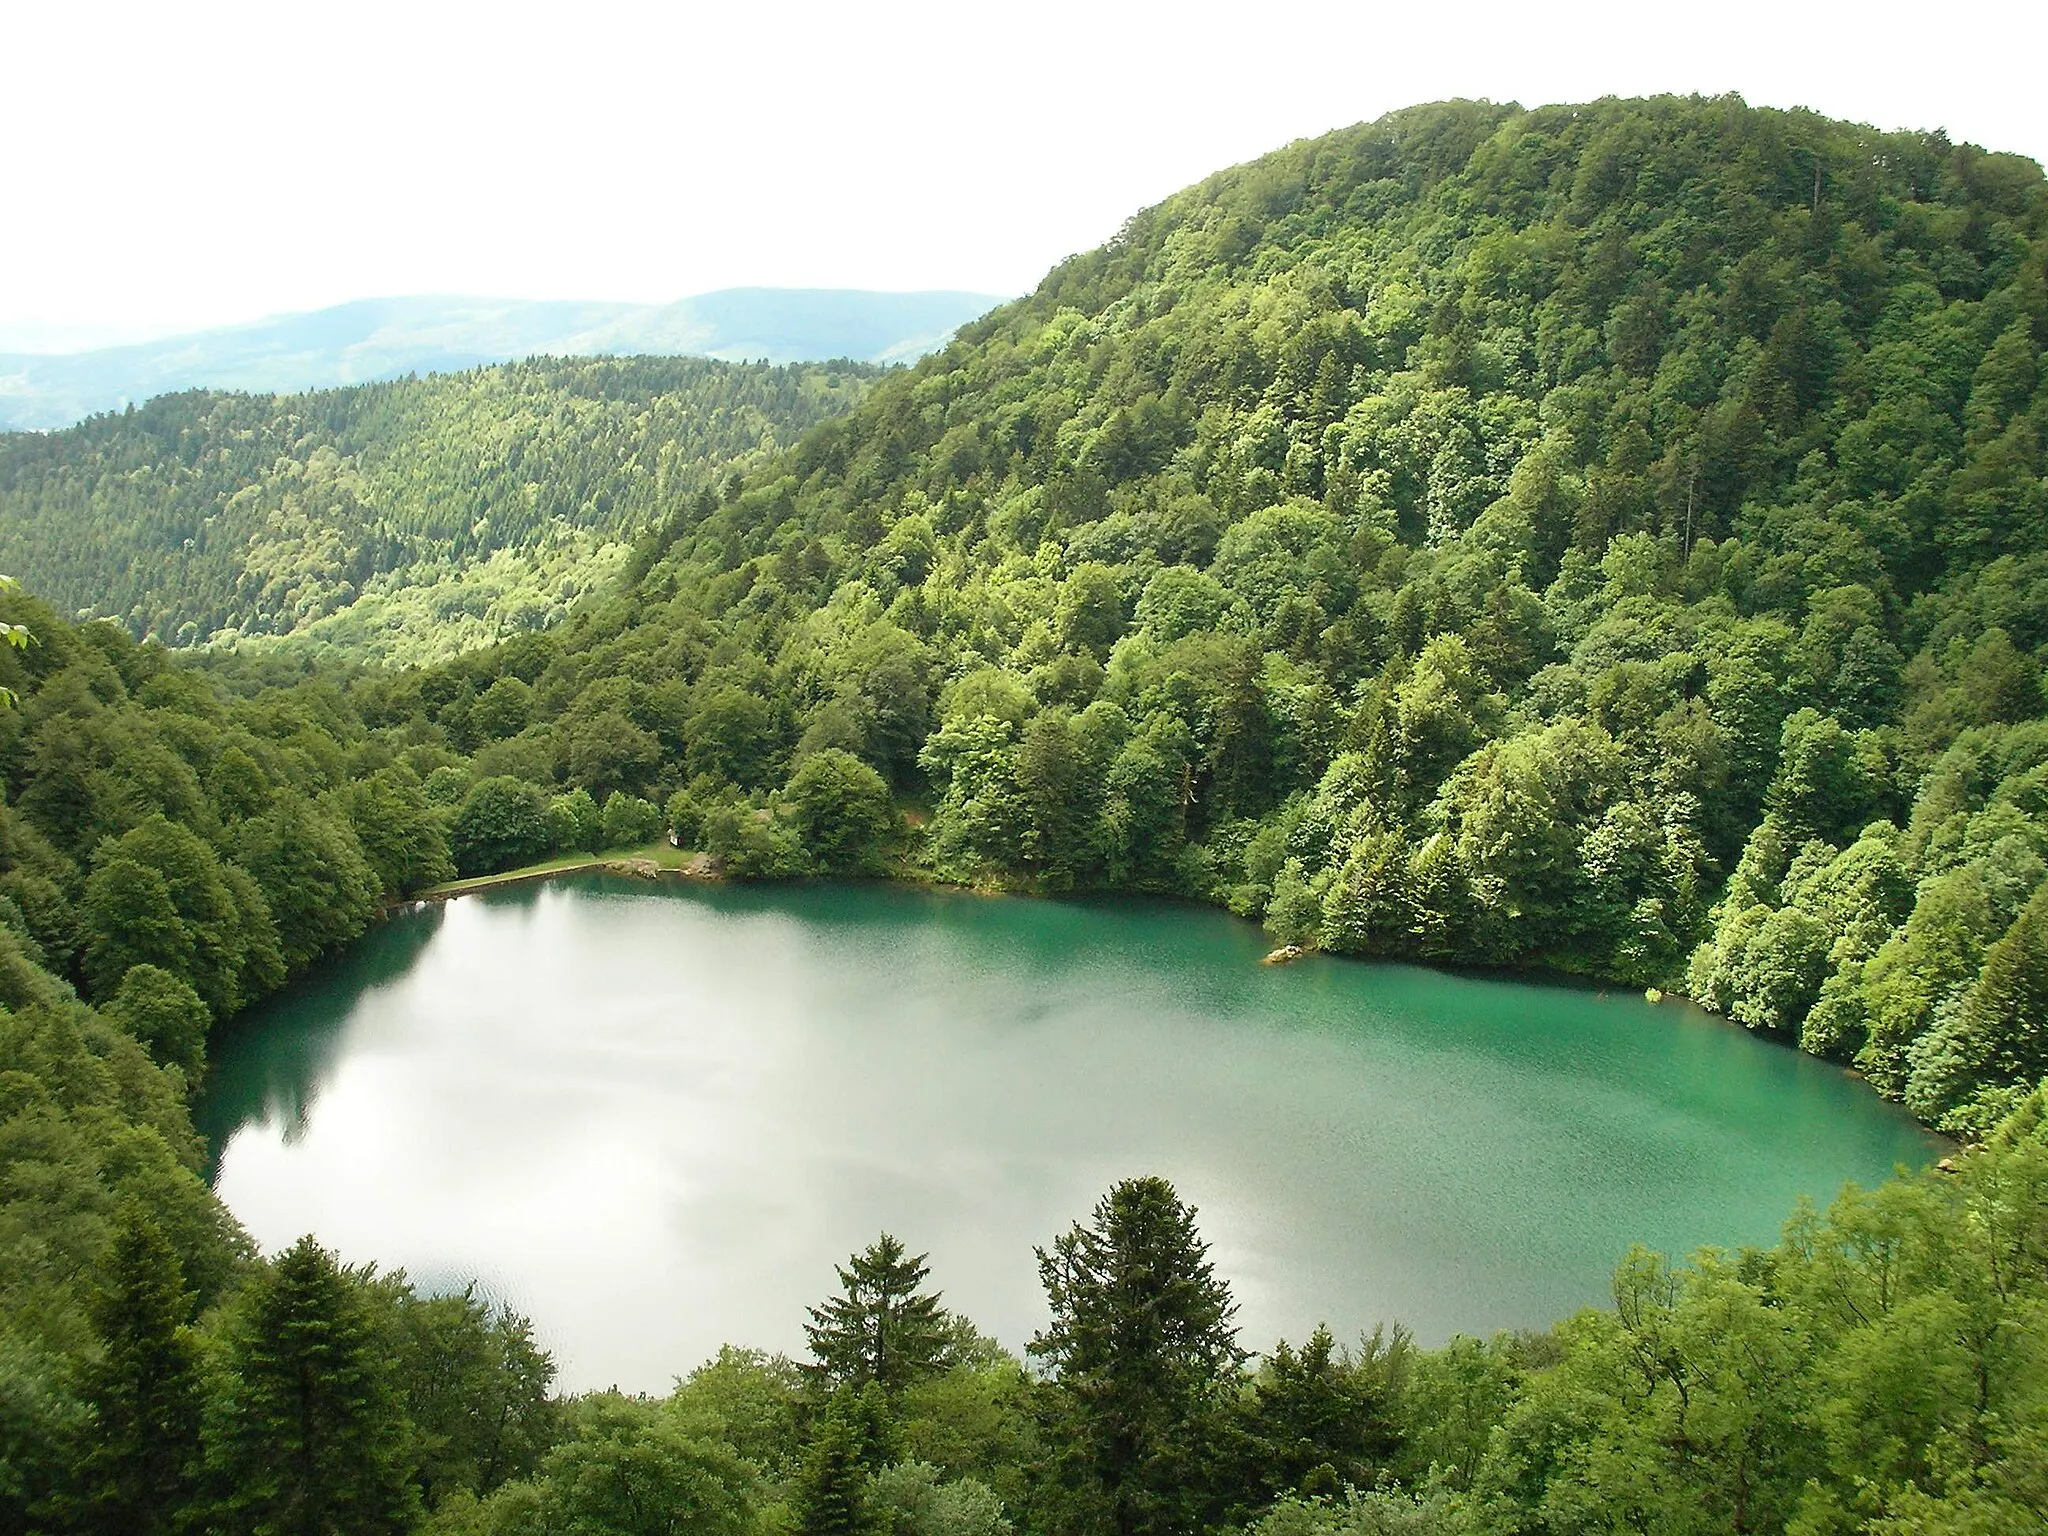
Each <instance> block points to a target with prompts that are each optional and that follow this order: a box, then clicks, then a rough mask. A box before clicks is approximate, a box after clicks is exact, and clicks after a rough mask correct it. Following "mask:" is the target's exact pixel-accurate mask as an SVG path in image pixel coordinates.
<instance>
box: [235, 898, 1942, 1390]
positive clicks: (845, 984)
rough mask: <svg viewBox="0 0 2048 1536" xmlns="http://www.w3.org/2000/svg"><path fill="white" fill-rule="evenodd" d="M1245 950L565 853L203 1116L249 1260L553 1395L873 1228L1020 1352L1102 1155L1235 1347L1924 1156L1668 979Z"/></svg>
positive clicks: (774, 1318) (667, 1359) (840, 1255)
mask: <svg viewBox="0 0 2048 1536" xmlns="http://www.w3.org/2000/svg"><path fill="white" fill-rule="evenodd" d="M1265 948H1266V942H1265V941H1264V940H1263V939H1262V937H1261V936H1260V934H1259V933H1258V931H1257V930H1256V929H1255V928H1253V927H1252V926H1251V925H1249V924H1246V923H1241V922H1239V921H1237V920H1236V919H1233V918H1231V917H1229V916H1227V915H1226V914H1223V913H1220V912H1216V911H1212V910H1208V909H1204V908H1199V907H1190V906H1181V905H1176V904H1171V903H1166V902H1153V901H1139V900H1117V901H1100V902H1051V901H1031V900H1024V899H1013V898H991V897H982V896H974V895H969V894H964V893H957V892H941V891H928V890H918V889H913V888H904V887H894V886H885V885H855V884H848V885H805V886H785V887H726V886H706V887H693V886H681V885H661V886H654V885H651V884H649V883H646V882H641V881H634V880H630V879H624V878H620V877H611V876H576V877H568V878H563V879H558V880H554V881H551V882H549V883H546V884H542V885H531V886H524V887H517V888H510V889H505V890H499V891H493V892H489V893H485V894H481V895H475V896H469V897H464V898H462V899H460V900H457V901H454V902H450V903H448V904H447V905H445V906H438V907H432V908H429V909H427V910H425V911H423V912H419V913H414V914H411V915H405V916H400V917H397V918H395V919H393V920H392V921H390V922H388V923H385V924H383V925H380V926H379V927H377V928H376V929H374V930H373V931H372V932H371V933H370V934H369V935H368V936H367V937H365V938H364V939H363V940H362V941H361V942H360V943H359V944H357V945H356V946H355V947H354V948H353V949H351V950H350V951H349V952H348V953H347V954H346V955H343V956H341V957H339V958H338V959H336V960H335V961H333V962H331V963H329V964H328V965H326V966H324V967H322V968H321V969H319V970H318V971H316V972H315V973H313V974H312V975H310V976H308V977H307V978H305V979H303V980H302V981H301V982H299V983H298V984H296V985H295V986H294V987H293V988H291V989H290V990H288V991H286V992H285V993H282V994H280V995H279V996H277V997H276V998H274V999H272V1000H271V1001H270V1002H268V1003H267V1004H265V1005H264V1006H263V1007H261V1008H259V1009H257V1010H255V1011H253V1012H252V1013H251V1014H250V1015H248V1016H247V1017H246V1018H244V1019H243V1020H241V1021H239V1022H238V1023H237V1024H236V1025H235V1026H233V1027H232V1028H230V1029H229V1030H228V1031H226V1032H225V1035H224V1038H222V1039H221V1040H219V1041H218V1042H217V1044H216V1052H215V1060H214V1067H213V1072H212V1076H211V1079H210V1081H209V1085H208V1091H207V1095H206V1098H205V1101H204V1102H203V1104H202V1105H201V1117H200V1118H201V1128H202V1129H203V1130H204V1131H205V1132H206V1133H207V1136H208V1139H209V1143H210V1145H211V1146H212V1148H213V1152H214V1157H215V1163H216V1187H217V1188H218V1189H219V1191H220V1194H221V1196H222V1198H223V1199H224V1200H226V1202H227V1204H228V1205H229V1207H230V1208H231V1209H232V1210H233V1211H234V1212H235V1214H236V1215H237V1216H238V1217H239V1218H240V1219H241V1220H242V1222H243V1223H244V1225H246V1226H247V1228H248V1229H249V1231H250V1232H251V1234H252V1235H253V1236H254V1237H255V1238H256V1239H257V1240H258V1241H259V1242H260V1243H261V1244H262V1245H263V1247H264V1249H265V1250H266V1251H274V1250H276V1249H277V1248H279V1247H282V1246H284V1245H286V1244H288V1243H290V1242H291V1241H292V1240H293V1239H295V1238H296V1237H297V1236H298V1235H299V1234H300V1233H302V1232H306V1231H311V1232H314V1233H316V1234H318V1236H319V1237H320V1239H321V1241H323V1242H324V1243H326V1244H327V1245H328V1246H330V1247H333V1248H337V1249H339V1250H340V1252H341V1253H342V1255H343V1256H344V1257H345V1258H346V1259H348V1260H350V1261H352V1262H365V1261H373V1260H374V1261H375V1262H377V1263H378V1264H380V1265H381V1266H383V1267H385V1268H393V1267H401V1266H402V1267H403V1268H405V1269H406V1270H407V1271H408V1272H409V1273H410V1274H411V1275H412V1277H413V1279H414V1280H415V1281H417V1282H419V1283H421V1284H422V1285H423V1286H427V1287H434V1288H439V1287H445V1286H450V1285H459V1284H461V1283H463V1282H464V1281H466V1280H468V1279H469V1278H471V1277H474V1278H476V1279H477V1280H478V1281H479V1283H480V1286H481V1288H482V1290H483V1291H484V1292H485V1293H486V1294H488V1295H490V1296H492V1297H494V1298H497V1299H500V1300H503V1301H504V1302H506V1303H507V1304H509V1305H512V1306H514V1307H516V1308H518V1309H519V1310H521V1311H523V1312H526V1313H528V1314H529V1315H530V1316H532V1317H533V1319H534V1322H535V1326H536V1331H537V1332H538V1334H539V1335H540V1337H541V1340H542V1342H543V1343H544V1344H546V1345H547V1346H548V1347H549V1348H550V1349H552V1350H553V1351H554V1352H555V1357H556V1360H557V1362H558V1364H559V1365H560V1367H561V1379H562V1384H563V1385H564V1386H566V1387H569V1388H571V1389H582V1388H589V1387H599V1386H609V1385H612V1384H617V1385H619V1386H622V1387H624V1388H626V1389H628V1390H647V1391H664V1390H666V1389H667V1387H668V1385H669V1384H670V1381H671V1379H672V1378H673V1377H674V1376H676V1375H678V1374H680V1373H684V1372H687V1371H688V1370H689V1369H690V1368H691V1367H692V1366H694V1365H695V1364H697V1363H698V1362H699V1361H701V1360H702V1359H704V1358H706V1357H707V1356H708V1355H710V1354H711V1353H713V1352H714V1351H715V1350H716V1348H717V1347H718V1345H719V1344H721V1343H724V1342H731V1343H736V1344H746V1345H758V1346H761V1347H764V1348H770V1349H784V1350H788V1351H790V1352H792V1353H797V1352H800V1350H801V1348H802V1344H803V1332H802V1324H803V1321H804V1308H805V1306H806V1305H808V1304H815V1303H816V1302H818V1301H819V1300H821V1299H823V1298H824V1297H825V1296H827V1295H828V1294H830V1293H831V1292H832V1291H833V1290H834V1288H835V1280H834V1275H833V1269H832V1266H833V1264H834V1262H835V1261H841V1260H843V1259H844V1258H845V1256H846V1255H847V1254H848V1253H850V1252H852V1251H853V1250H855V1249H857V1248H860V1247H863V1246H865V1245H866V1244H867V1243H868V1242H869V1241H871V1240H872V1239H873V1238H874V1237H875V1235H876V1234H877V1233H878V1232H880V1231H882V1230H884V1229H886V1230H888V1231H891V1232H893V1233H895V1234H896V1235H897V1236H898V1237H900V1238H902V1239H903V1240H904V1242H905V1243H907V1244H908V1245H909V1246H910V1248H911V1251H912V1252H913V1253H919V1252H927V1251H928V1252H929V1253H930V1255H931V1258H930V1264H931V1270H932V1280H931V1283H932V1284H933V1285H934V1286H935V1287H937V1288H939V1289H941V1290H942V1291H943V1292H944V1295H945V1300H946V1303H947V1304H948V1305H949V1306H952V1307H954V1308H956V1309H958V1310H960V1311H962V1312H964V1313H965V1314H966V1315H968V1316H969V1317H971V1318H973V1319H974V1320H975V1322H977V1323H978V1324H979V1325H980V1326H981V1327H982V1329H983V1330H984V1331H986V1332H989V1333H992V1334H994V1335H995V1336H996V1337H998V1338H1000V1339H1001V1340H1003V1341H1004V1342H1005V1343H1006V1344H1008V1345H1010V1346H1011V1347H1012V1348H1016V1349H1021V1348H1022V1346H1023V1345H1024V1344H1025V1342H1026V1341H1027V1340H1028V1339H1029V1338H1030V1336H1031V1333H1032V1331H1033V1330H1034V1329H1035V1328H1037V1327H1039V1326H1041V1325H1042V1323H1043V1322H1044V1320H1045V1311H1044V1305H1043V1300H1042V1295H1041V1292H1040V1290H1039V1287H1038V1280H1037V1270H1036V1265H1035V1263H1034V1260H1033V1256H1032V1250H1033V1247H1034V1245H1040V1244H1047V1243H1049V1242H1050V1241H1051V1239H1052V1238H1053V1237H1054V1236H1055V1235H1056V1234H1057V1233H1059V1232H1061V1231H1063V1230H1064V1229H1065V1228H1066V1227H1067V1226H1068V1225H1069V1224H1070V1223H1072V1222H1073V1221H1075V1220H1077V1219H1080V1218H1084V1217H1086V1215H1087V1214H1088V1212H1089V1210H1090V1208H1091V1207H1092V1206H1093V1205H1094V1203H1095V1201H1096V1200H1097V1199H1098V1198H1099V1197H1100V1196H1101V1194H1102V1193H1103V1191H1104V1190H1106V1189H1107V1188H1108V1187H1109V1185H1110V1184H1111V1183H1112V1182H1113V1181H1115V1180H1116V1179H1118V1178H1121V1177H1125V1176H1128V1175H1133V1174H1147V1173H1156V1174H1162V1175H1164V1176H1166V1177H1167V1178H1170V1179H1171V1180H1173V1182H1174V1183H1175V1185H1176V1186H1177V1187H1178V1188H1179V1190H1180V1192H1181V1194H1182V1196H1183V1197H1184V1198H1186V1199H1188V1200H1189V1201H1191V1202H1192V1203H1194V1204H1195V1205H1196V1206H1197V1207H1199V1209H1200V1217H1199V1221H1200V1225H1201V1228H1202V1231H1203V1233H1204V1234H1205V1236H1206V1237H1207V1238H1208V1240H1209V1242H1210V1244H1211V1245H1212V1246H1211V1256H1212V1259H1213V1260H1214V1262H1215V1264H1216V1267H1217V1269H1218V1270H1219V1272H1220V1273H1221V1274H1222V1275H1223V1276H1224V1277H1225V1278H1226V1279H1227V1280H1228V1281H1229V1282H1230V1285H1231V1288H1232V1290H1233V1292H1234V1294H1235V1295H1236V1297H1237V1299H1238V1302H1239V1305H1240V1321H1241V1322H1242V1324H1243V1327H1244V1334H1243V1342H1244V1343H1245V1344H1246V1345H1247V1346H1248V1347H1251V1348H1254V1349H1265V1348H1269V1347H1270V1346H1271V1345H1272V1343H1273V1342H1274V1341H1275V1340H1276V1339H1277V1338H1279V1337H1282V1336H1285V1337H1287V1338H1290V1339H1295V1340H1299V1339H1300V1338H1302V1337H1303V1336H1305V1335H1306V1334H1307V1333H1308V1331H1309V1330H1310V1329H1311V1328H1313V1327H1314V1326H1315V1324H1316V1323H1318V1322H1319V1321H1327V1322H1328V1323H1329V1324H1330V1325H1331V1327H1332V1328H1333V1329H1334V1330H1335V1331H1336V1333H1337V1335H1338V1337H1339V1338H1340V1339H1344V1338H1348V1337H1355V1336H1356V1335H1357V1334H1358V1333H1359V1332H1360V1331H1361V1330H1363V1329H1369V1328H1370V1327H1371V1326H1372V1325H1373V1324H1374V1323H1375V1322H1377V1321H1380V1320H1382V1319H1386V1320H1399V1321H1401V1322H1403V1323H1406V1324H1407V1325H1408V1326H1410V1327H1411V1328H1413V1329H1414V1330H1415V1331H1416V1333H1417V1334H1418V1335H1419V1336H1420V1337H1421V1338H1422V1339H1423V1340H1424V1341H1425V1342H1433V1341H1437V1340H1441V1339H1442V1338H1444V1337H1446V1336H1448V1335H1449V1334H1451V1333H1453V1332H1466V1333H1485V1332H1490V1331H1491V1330H1493V1329H1496V1328H1503V1327H1520V1326H1540V1325H1543V1324H1546V1323H1549V1322H1551V1321H1552V1320H1554V1319H1556V1318H1558V1317H1560V1316H1563V1315H1565V1314H1566V1313H1569V1312H1571V1311H1572V1310H1574V1309H1576V1308H1578V1307H1581V1306H1586V1305H1591V1304H1599V1303H1602V1302H1604V1301H1605V1300H1607V1298H1608V1279H1609V1276H1610V1274H1611V1272H1612V1269H1613V1266H1614V1264H1615V1261H1616V1260H1617V1259H1619V1258H1620V1257H1621V1256H1622V1254H1623V1253H1624V1252H1625V1251H1626V1249H1627V1248H1628V1246H1629V1244H1630V1243H1631V1242H1643V1243H1647V1244H1649V1245H1651V1246H1654V1247H1658V1248H1661V1249H1664V1250H1666V1251H1669V1252H1674V1253H1689V1252H1691V1251H1692V1250H1694V1249H1695V1248H1697V1247H1699V1246H1701V1245H1703V1244H1718V1245H1721V1246H1726V1247H1733V1246H1736V1245H1740V1244H1745V1243H1766V1242H1769V1241H1771V1240H1773V1239H1774V1238H1775V1236H1776V1234H1777V1231H1778V1228H1779V1226H1780V1225H1781V1224H1782V1222H1783V1221H1784V1219H1785V1217H1786V1216H1787V1215H1788V1214H1789V1213H1790V1212H1791V1210H1792V1207H1793V1204H1794V1202H1795V1200H1796V1199H1797V1198H1798V1197H1799V1196H1800V1195H1802V1194H1804V1195H1809V1196H1812V1197H1814V1198H1815V1199H1817V1200H1821V1201H1825V1200H1827V1199H1828V1198H1830V1197H1832V1196H1833V1195H1834V1194H1835V1192H1836V1191H1837V1190H1838V1189H1839V1188H1840V1186H1841V1184H1842V1183H1843V1182H1844V1181H1845V1180H1851V1179H1853V1180H1857V1181H1859V1182H1862V1183H1865V1184H1869V1183H1873V1182H1875V1181H1877V1180H1879V1179H1881V1178H1883V1177H1885V1176H1886V1175H1887V1174H1889V1173H1890V1172H1891V1171H1892V1170H1893V1168H1894V1167H1895V1166H1896V1165H1899V1164H1908V1165H1915V1166H1917V1165H1921V1164H1924V1163H1925V1162H1927V1161H1928V1160H1929V1159H1930V1158H1932V1157H1934V1156H1938V1155H1939V1149H1940V1146H1941V1144H1940V1143H1939V1142H1937V1141H1936V1140H1935V1139H1934V1138H1933V1137H1931V1136H1929V1135H1928V1134H1927V1133H1925V1132H1924V1131H1922V1130H1920V1129H1919V1128H1918V1127H1917V1126H1916V1125H1915V1124H1914V1122H1913V1121H1912V1120H1911V1119H1910V1118H1909V1117H1907V1116H1906V1115H1905V1114H1904V1113H1903V1112H1902V1111H1900V1110H1899V1109H1897V1108H1896V1107H1895V1106H1892V1105H1890V1104H1886V1103H1884V1102H1883V1101H1881V1100H1880V1099H1878V1098H1877V1096H1876V1095H1875V1094H1873V1093H1872V1092H1871V1091H1870V1090H1869V1089H1868V1088H1867V1087H1865V1086H1864V1085H1862V1084H1861V1083H1858V1082H1856V1081H1855V1080H1853V1079H1851V1078H1849V1077H1847V1076H1845V1075H1844V1074H1843V1073H1842V1072H1841V1071H1839V1070H1838V1069H1836V1068H1834V1067H1831V1066H1828V1065H1826V1064H1825V1063H1822V1062H1819V1061H1816V1060H1813V1059H1812V1058H1810V1057H1805V1056H1801V1055H1799V1054H1798V1053H1797V1052H1795V1051H1792V1050H1790V1049H1788V1048H1785V1047H1783V1046H1780V1045H1776V1044H1773V1043H1770V1042H1767V1041H1764V1040H1759V1039H1756V1038H1753V1037H1751V1036H1749V1035H1747V1034H1746V1033H1744V1032H1743V1031H1742V1030H1740V1029H1738V1028H1734V1027H1731V1026H1729V1025H1727V1024H1725V1023H1722V1022H1720V1021H1718V1020H1715V1019H1712V1018H1710V1017H1709V1016H1707V1015H1705V1014H1703V1013H1701V1012H1699V1011H1698V1010H1696V1009H1692V1008H1690V1007H1687V1006H1685V1005H1682V1004H1676V1003H1671V1002H1666V1003H1663V1004H1661V1005H1656V1006H1653V1005H1651V1004H1650V1003H1648V1002H1646V1001H1645V1000H1644V999H1643V997H1642V996H1641V995H1640V994H1638V993H1635V992H1632V991H1626V990H1610V991H1598V990H1594V989H1591V988H1584V987H1576V986H1571V985H1565V984H1553V983H1548V982H1539V981H1532V980H1527V979H1513V978H1504V977H1499V976H1482V975H1465V974H1455V973H1445V972H1442V971H1435V970H1429V969H1425V968H1422V967H1417V966H1405V965H1392V964H1379V963H1373V962H1365V961H1354V960H1337V959H1328V958H1321V957H1317V958H1311V959H1308V960H1304V961H1300V962H1297V963H1295V964H1293V965H1289V966H1284V967H1263V966H1261V965H1260V964H1259V963H1258V961H1259V957H1260V955H1261V954H1263V952H1264V950H1265Z"/></svg>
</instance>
